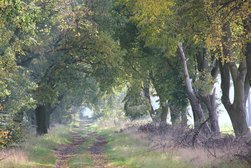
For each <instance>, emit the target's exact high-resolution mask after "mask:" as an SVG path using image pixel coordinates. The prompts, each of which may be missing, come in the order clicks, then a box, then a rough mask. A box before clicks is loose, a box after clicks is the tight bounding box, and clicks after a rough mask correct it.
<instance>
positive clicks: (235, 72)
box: [220, 23, 249, 136]
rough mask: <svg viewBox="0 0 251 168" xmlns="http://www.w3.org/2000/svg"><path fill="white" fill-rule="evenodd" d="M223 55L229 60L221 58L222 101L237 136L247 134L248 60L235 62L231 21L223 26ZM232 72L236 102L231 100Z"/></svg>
mask: <svg viewBox="0 0 251 168" xmlns="http://www.w3.org/2000/svg"><path fill="white" fill-rule="evenodd" d="M222 31H223V32H224V33H223V36H222V46H223V56H224V57H225V58H229V59H230V61H229V62H224V61H223V62H222V60H220V73H221V89H222V103H223V105H224V107H225V108H226V110H227V112H228V114H229V117H230V119H231V122H232V125H233V129H234V132H235V135H236V136H241V135H245V134H246V133H248V132H249V128H248V125H247V121H246V98H247V96H246V95H247V93H246V92H247V89H246V88H247V86H246V84H247V82H246V80H247V79H246V78H247V60H246V59H244V60H242V62H240V65H239V67H238V68H237V65H236V64H235V62H234V57H233V52H232V41H231V30H230V25H229V23H225V24H224V25H223V28H222ZM230 74H231V77H232V80H233V84H234V102H233V103H231V102H230V98H229V90H230ZM248 87H249V86H248Z"/></svg>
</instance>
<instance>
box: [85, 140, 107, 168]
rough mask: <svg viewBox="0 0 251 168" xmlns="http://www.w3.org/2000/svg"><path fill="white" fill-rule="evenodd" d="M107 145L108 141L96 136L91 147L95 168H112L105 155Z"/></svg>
mask: <svg viewBox="0 0 251 168" xmlns="http://www.w3.org/2000/svg"><path fill="white" fill-rule="evenodd" d="M106 144H107V141H106V139H105V138H104V137H101V136H96V139H95V142H94V143H93V145H92V146H91V147H89V152H90V154H91V158H92V160H93V167H94V168H110V167H109V166H108V162H107V160H106V159H105V157H104V153H103V151H104V147H105V145H106Z"/></svg>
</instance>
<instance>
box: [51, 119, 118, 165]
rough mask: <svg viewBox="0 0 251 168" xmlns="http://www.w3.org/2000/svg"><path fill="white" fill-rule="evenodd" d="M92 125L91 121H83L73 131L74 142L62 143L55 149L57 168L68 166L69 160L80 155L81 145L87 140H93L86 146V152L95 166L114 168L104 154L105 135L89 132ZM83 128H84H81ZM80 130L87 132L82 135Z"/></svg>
mask: <svg viewBox="0 0 251 168" xmlns="http://www.w3.org/2000/svg"><path fill="white" fill-rule="evenodd" d="M89 126H90V123H89V122H81V123H80V127H79V128H78V131H76V132H72V143H71V144H67V145H61V146H59V147H58V149H57V150H56V151H55V155H56V157H57V161H56V165H55V168H68V162H69V160H70V159H71V158H72V157H73V156H74V155H78V154H80V153H78V152H79V150H78V149H79V148H80V145H82V144H83V143H84V142H87V141H90V140H91V141H93V142H91V143H90V145H89V146H87V148H86V151H84V152H86V153H88V154H89V156H90V157H91V159H92V161H93V166H92V167H93V168H114V167H112V166H110V165H109V163H108V161H107V160H106V158H105V155H104V148H105V145H106V144H107V140H106V138H105V137H102V136H99V135H98V134H97V133H96V132H88V131H87V130H88V129H87V128H88V127H89ZM80 128H82V129H80ZM80 131H81V132H82V133H83V132H85V133H86V134H85V135H84V137H83V136H81V135H80Z"/></svg>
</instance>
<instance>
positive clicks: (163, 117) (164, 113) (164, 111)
mask: <svg viewBox="0 0 251 168" xmlns="http://www.w3.org/2000/svg"><path fill="white" fill-rule="evenodd" d="M160 106H161V110H162V112H161V115H160V122H161V123H163V124H166V121H167V115H168V106H167V105H166V103H163V102H161V103H160Z"/></svg>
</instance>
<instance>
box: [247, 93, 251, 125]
mask: <svg viewBox="0 0 251 168" xmlns="http://www.w3.org/2000/svg"><path fill="white" fill-rule="evenodd" d="M247 113H248V125H249V126H251V95H250V92H249V94H248V110H247Z"/></svg>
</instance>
